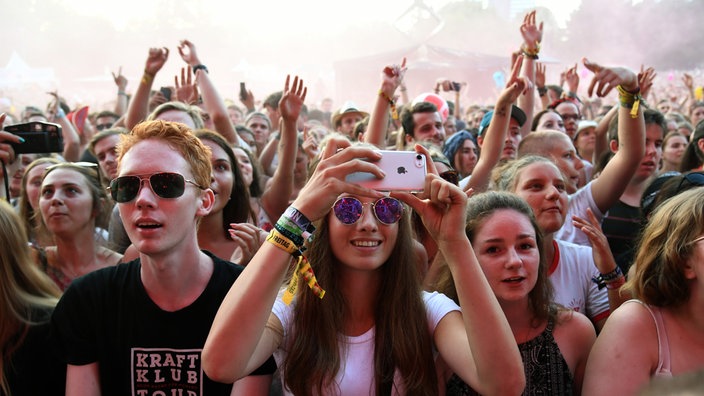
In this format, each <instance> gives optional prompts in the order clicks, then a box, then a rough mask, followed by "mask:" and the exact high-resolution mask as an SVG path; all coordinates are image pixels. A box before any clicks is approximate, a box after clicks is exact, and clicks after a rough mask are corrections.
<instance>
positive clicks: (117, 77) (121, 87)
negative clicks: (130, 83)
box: [111, 66, 127, 92]
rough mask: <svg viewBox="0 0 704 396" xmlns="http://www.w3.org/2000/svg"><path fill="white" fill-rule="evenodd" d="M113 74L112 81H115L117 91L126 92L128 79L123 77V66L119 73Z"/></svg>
mask: <svg viewBox="0 0 704 396" xmlns="http://www.w3.org/2000/svg"><path fill="white" fill-rule="evenodd" d="M111 73H112V79H113V80H114V81H115V85H117V90H118V91H119V92H125V88H127V77H125V76H123V75H122V66H120V68H119V69H118V71H117V74H115V72H111Z"/></svg>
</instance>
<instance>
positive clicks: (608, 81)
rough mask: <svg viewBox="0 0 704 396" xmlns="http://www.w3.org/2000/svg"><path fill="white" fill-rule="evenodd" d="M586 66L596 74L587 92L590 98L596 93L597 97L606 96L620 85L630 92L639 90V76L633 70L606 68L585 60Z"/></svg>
mask: <svg viewBox="0 0 704 396" xmlns="http://www.w3.org/2000/svg"><path fill="white" fill-rule="evenodd" d="M583 62H584V66H585V67H586V68H587V69H588V70H589V71H591V72H592V73H594V77H593V78H592V81H591V83H590V84H589V88H588V90H587V92H588V93H589V96H592V94H593V93H595V89H596V95H597V96H601V97H603V96H606V95H608V93H609V92H611V90H612V89H614V88H616V87H617V86H618V85H620V86H622V87H623V89H625V90H626V91H628V92H636V91H637V90H638V89H639V87H640V86H639V85H638V76H637V75H636V73H634V72H633V71H632V70H630V69H627V68H625V67H604V66H601V65H599V64H597V63H592V62H590V61H589V60H588V59H587V58H584V59H583Z"/></svg>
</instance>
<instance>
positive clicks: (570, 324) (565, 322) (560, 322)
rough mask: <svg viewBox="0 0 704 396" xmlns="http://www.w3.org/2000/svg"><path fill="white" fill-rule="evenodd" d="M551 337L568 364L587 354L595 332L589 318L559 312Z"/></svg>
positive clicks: (571, 312)
mask: <svg viewBox="0 0 704 396" xmlns="http://www.w3.org/2000/svg"><path fill="white" fill-rule="evenodd" d="M553 337H554V338H555V342H556V343H557V346H559V347H560V351H562V354H563V355H564V356H565V360H567V361H568V363H569V362H570V360H572V359H576V360H579V359H580V358H581V357H584V356H586V355H588V354H589V350H590V349H591V347H592V345H593V344H594V341H595V340H596V331H595V330H594V325H593V324H592V322H591V321H590V320H589V318H587V317H586V316H584V315H583V314H581V313H579V312H574V311H569V310H561V311H559V312H558V315H557V321H556V323H555V330H553ZM569 358H572V359H569Z"/></svg>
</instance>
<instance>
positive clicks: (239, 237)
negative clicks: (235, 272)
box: [228, 223, 267, 265]
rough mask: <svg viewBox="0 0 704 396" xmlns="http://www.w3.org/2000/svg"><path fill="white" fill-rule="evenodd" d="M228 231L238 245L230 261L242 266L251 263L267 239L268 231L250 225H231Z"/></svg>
mask: <svg viewBox="0 0 704 396" xmlns="http://www.w3.org/2000/svg"><path fill="white" fill-rule="evenodd" d="M228 231H229V232H230V236H231V237H232V240H233V241H235V243H236V244H237V248H235V251H234V253H232V256H231V257H230V261H232V262H233V263H237V264H240V265H247V263H249V260H251V259H252V257H253V256H254V254H255V253H257V250H259V247H260V246H262V243H264V241H265V240H266V237H267V232H266V231H264V230H262V229H261V228H259V227H257V226H255V225H254V224H249V223H231V224H230V229H229V230H228Z"/></svg>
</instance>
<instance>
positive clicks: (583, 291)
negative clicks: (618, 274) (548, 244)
mask: <svg viewBox="0 0 704 396" xmlns="http://www.w3.org/2000/svg"><path fill="white" fill-rule="evenodd" d="M554 242H556V245H555V249H556V251H555V259H554V260H553V263H552V264H551V265H550V267H549V269H548V274H549V276H550V281H551V282H552V285H553V287H554V288H555V298H554V301H555V302H556V303H558V304H560V305H563V306H565V307H566V308H569V309H573V310H575V311H577V312H580V313H583V314H584V315H586V316H587V317H589V318H590V319H591V320H592V321H593V322H597V321H599V320H601V319H603V318H605V317H607V316H608V315H609V314H610V311H609V295H608V290H607V289H606V288H603V289H601V290H600V289H599V286H598V285H597V284H596V283H595V282H593V281H592V278H593V277H597V276H599V270H598V269H597V268H596V266H595V265H594V258H593V256H592V248H590V247H588V246H580V245H575V244H573V243H569V242H565V241H560V240H557V239H556V240H555V241H554Z"/></svg>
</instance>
